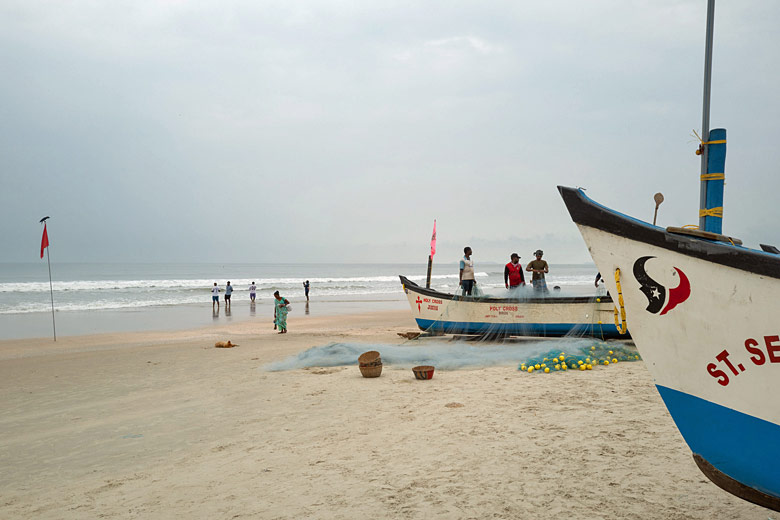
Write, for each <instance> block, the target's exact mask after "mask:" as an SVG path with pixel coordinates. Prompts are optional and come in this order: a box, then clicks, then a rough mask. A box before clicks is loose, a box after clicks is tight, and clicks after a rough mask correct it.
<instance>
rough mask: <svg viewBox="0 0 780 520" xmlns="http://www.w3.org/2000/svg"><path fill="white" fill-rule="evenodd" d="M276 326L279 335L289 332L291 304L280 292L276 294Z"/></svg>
mask: <svg viewBox="0 0 780 520" xmlns="http://www.w3.org/2000/svg"><path fill="white" fill-rule="evenodd" d="M274 298H275V299H274V325H275V327H276V328H278V329H279V334H284V333H286V332H287V306H288V305H289V304H290V302H288V301H287V298H282V297H281V296H280V295H279V291H276V292H275V293H274Z"/></svg>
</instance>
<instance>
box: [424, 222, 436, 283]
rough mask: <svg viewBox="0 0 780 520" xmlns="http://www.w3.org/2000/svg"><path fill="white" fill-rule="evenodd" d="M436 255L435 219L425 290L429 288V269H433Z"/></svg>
mask: <svg viewBox="0 0 780 520" xmlns="http://www.w3.org/2000/svg"><path fill="white" fill-rule="evenodd" d="M435 254H436V219H433V234H432V235H431V254H429V255H428V276H426V277H425V288H426V289H430V288H431V269H433V255H435Z"/></svg>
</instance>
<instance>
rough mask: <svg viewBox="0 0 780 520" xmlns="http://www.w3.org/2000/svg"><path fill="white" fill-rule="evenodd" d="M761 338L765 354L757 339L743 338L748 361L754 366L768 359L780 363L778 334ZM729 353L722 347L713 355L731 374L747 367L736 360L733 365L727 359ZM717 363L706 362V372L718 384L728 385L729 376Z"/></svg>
mask: <svg viewBox="0 0 780 520" xmlns="http://www.w3.org/2000/svg"><path fill="white" fill-rule="evenodd" d="M763 340H764V345H763V346H764V347H765V348H766V354H764V350H762V348H761V347H762V345H761V343H760V342H759V341H757V340H755V339H753V338H748V339H746V340H745V350H747V351H748V353H749V354H751V356H750V361H751V362H752V363H753V364H754V365H756V366H761V365H763V364H764V363H766V362H767V360H769V362H770V363H780V336H778V335H775V336H764V337H763ZM730 355H731V354H729V351H728V350H725V349H724V350H723V351H722V352H721V353H720V354H718V355H717V356H715V359H716V360H718V362H719V363H723V364H724V365H725V366H726V368H727V369H728V371H729V372H731V374H732V376H738V375H739V374H741V373H742V372H744V371H745V370H747V367H745V365H744V364H742V363H739V362H737V365H736V366H734V363H733V362H732V361H731V360H730V359H729V356H730ZM719 363H710V364H708V365H707V372H709V374H710V375H711V376H712V377H714V378H715V379H717V381H718V384H719V385H721V386H728V384H729V383H730V382H731V378H730V377H729V374H728V373H727V372H726V371H725V370H721V369H720V368H719V367H720V365H719ZM748 366H750V365H748Z"/></svg>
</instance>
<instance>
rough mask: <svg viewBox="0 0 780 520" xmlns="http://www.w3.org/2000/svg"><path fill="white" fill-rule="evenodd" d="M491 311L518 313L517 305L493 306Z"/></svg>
mask: <svg viewBox="0 0 780 520" xmlns="http://www.w3.org/2000/svg"><path fill="white" fill-rule="evenodd" d="M490 310H491V311H494V312H498V311H504V312H510V311H511V312H517V305H491V306H490Z"/></svg>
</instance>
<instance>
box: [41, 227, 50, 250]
mask: <svg viewBox="0 0 780 520" xmlns="http://www.w3.org/2000/svg"><path fill="white" fill-rule="evenodd" d="M47 247H49V234H48V233H47V232H46V222H44V223H43V236H42V237H41V258H43V250H44V249H46V248H47Z"/></svg>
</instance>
